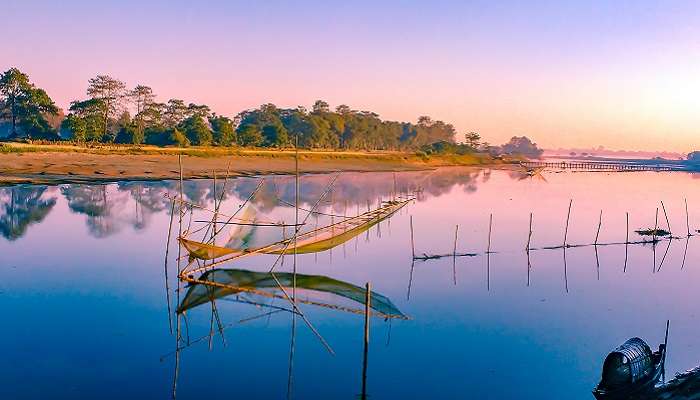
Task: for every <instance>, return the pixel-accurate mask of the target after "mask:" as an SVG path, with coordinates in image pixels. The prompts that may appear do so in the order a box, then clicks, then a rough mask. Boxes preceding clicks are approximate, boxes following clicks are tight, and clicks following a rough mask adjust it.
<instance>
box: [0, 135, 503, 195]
mask: <svg viewBox="0 0 700 400" xmlns="http://www.w3.org/2000/svg"><path fill="white" fill-rule="evenodd" d="M179 155H182V163H183V167H184V168H183V176H184V177H185V178H210V177H212V176H213V174H214V171H216V174H217V175H219V176H223V175H224V174H226V170H227V168H229V166H230V170H229V175H230V176H249V175H261V174H292V173H294V170H295V162H294V157H295V152H294V151H293V150H249V149H232V148H228V149H227V148H214V147H190V148H184V149H183V148H163V147H155V146H138V147H136V146H95V147H81V146H73V145H55V144H51V145H48V144H46V145H36V144H23V143H5V144H1V145H0V185H12V184H20V183H34V184H58V183H81V182H99V181H105V182H108V181H117V180H160V179H174V178H177V177H179V165H178V156H179ZM502 163H503V161H500V160H494V159H493V158H491V157H489V156H488V155H485V154H468V155H461V156H460V155H439V156H436V155H431V156H421V155H417V154H415V153H408V152H394V151H382V152H360V151H316V150H313V151H312V150H301V151H299V169H300V171H301V172H304V173H323V172H333V171H411V170H422V169H431V168H437V167H442V166H459V165H493V164H502Z"/></svg>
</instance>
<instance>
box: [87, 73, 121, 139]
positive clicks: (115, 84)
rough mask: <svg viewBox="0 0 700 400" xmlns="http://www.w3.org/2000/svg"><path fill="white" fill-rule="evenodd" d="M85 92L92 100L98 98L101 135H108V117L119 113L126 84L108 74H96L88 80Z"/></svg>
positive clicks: (113, 116)
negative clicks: (100, 108) (99, 102)
mask: <svg viewBox="0 0 700 400" xmlns="http://www.w3.org/2000/svg"><path fill="white" fill-rule="evenodd" d="M87 94H88V96H90V98H91V99H93V100H100V101H101V102H102V104H103V107H102V126H103V127H104V132H103V135H104V137H107V136H108V132H107V129H108V127H109V119H110V118H115V117H116V116H117V115H119V113H120V111H121V107H122V101H123V100H124V97H125V96H126V85H125V84H124V82H122V81H120V80H119V79H115V78H112V77H111V76H109V75H97V76H96V77H94V78H91V79H90V80H89V81H88V89H87Z"/></svg>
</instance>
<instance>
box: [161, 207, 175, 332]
mask: <svg viewBox="0 0 700 400" xmlns="http://www.w3.org/2000/svg"><path fill="white" fill-rule="evenodd" d="M170 203H171V204H170V223H169V224H168V240H167V241H166V242H165V262H164V266H163V268H164V269H165V300H166V301H167V302H168V327H169V328H170V334H171V335H172V334H173V316H172V312H171V309H170V284H169V282H168V257H169V253H170V237H171V235H172V231H173V217H174V216H175V200H172V201H171V202H170Z"/></svg>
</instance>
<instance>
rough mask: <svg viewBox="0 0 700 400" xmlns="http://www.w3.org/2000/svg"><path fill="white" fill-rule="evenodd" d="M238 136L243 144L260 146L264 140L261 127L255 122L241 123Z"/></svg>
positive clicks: (239, 142)
mask: <svg viewBox="0 0 700 400" xmlns="http://www.w3.org/2000/svg"><path fill="white" fill-rule="evenodd" d="M236 137H237V139H238V144H240V145H241V146H260V144H261V143H262V142H263V136H262V132H261V131H260V127H259V126H257V125H255V124H241V125H240V126H239V127H238V130H237V131H236Z"/></svg>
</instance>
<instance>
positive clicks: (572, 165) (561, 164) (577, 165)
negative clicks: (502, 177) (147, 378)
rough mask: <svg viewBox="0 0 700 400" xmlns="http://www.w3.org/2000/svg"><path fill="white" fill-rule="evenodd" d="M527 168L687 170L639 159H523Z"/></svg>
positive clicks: (678, 166) (682, 167) (523, 163)
mask: <svg viewBox="0 0 700 400" xmlns="http://www.w3.org/2000/svg"><path fill="white" fill-rule="evenodd" d="M520 165H521V166H523V167H525V168H558V169H583V170H588V171H655V172H658V171H686V170H687V168H686V167H685V166H684V165H679V164H668V163H654V162H639V161H615V162H610V161H521V162H520Z"/></svg>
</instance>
